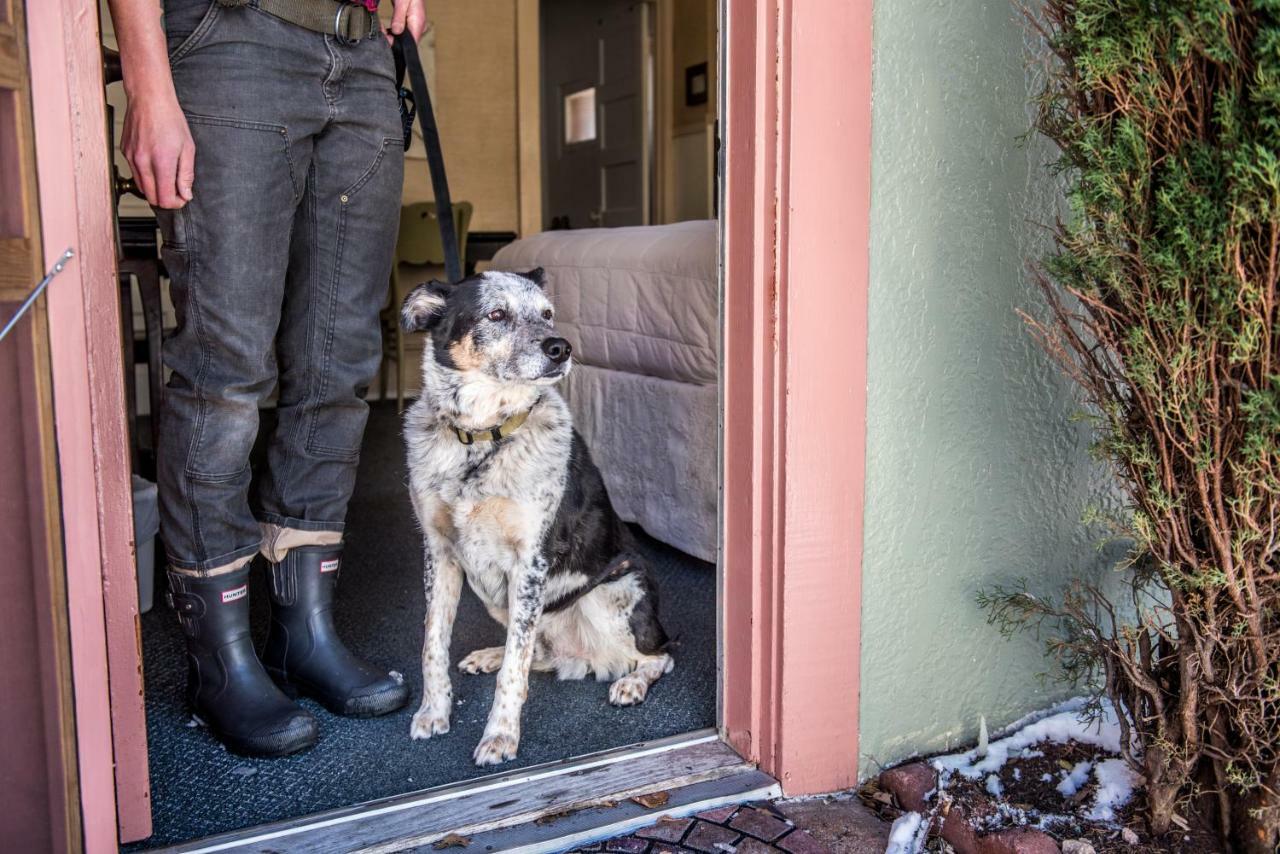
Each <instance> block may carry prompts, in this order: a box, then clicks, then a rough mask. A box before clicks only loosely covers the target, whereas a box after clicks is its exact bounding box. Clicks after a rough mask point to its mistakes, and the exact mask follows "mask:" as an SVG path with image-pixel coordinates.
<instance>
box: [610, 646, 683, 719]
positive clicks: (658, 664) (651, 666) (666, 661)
mask: <svg viewBox="0 0 1280 854" xmlns="http://www.w3.org/2000/svg"><path fill="white" fill-rule="evenodd" d="M675 666H676V662H675V659H674V658H672V657H671V656H670V655H667V654H666V653H665V652H664V653H661V654H659V655H646V656H644V657H643V658H641V659H640V663H639V664H638V665H636V669H635V670H632V671H631V672H630V673H628V674H627V675H626V676H623V677H621V678H620V679H616V680H614V682H613V684H612V685H610V686H609V702H610V703H612V704H613V705H615V706H634V705H636V704H638V703H643V702H644V698H645V697H646V696H648V694H649V686H651V685H652V684H653V683H654V682H657V681H658V679H659V678H661V677H662V675H663V674H664V673H670V672H671V671H672V670H673V669H674V668H675Z"/></svg>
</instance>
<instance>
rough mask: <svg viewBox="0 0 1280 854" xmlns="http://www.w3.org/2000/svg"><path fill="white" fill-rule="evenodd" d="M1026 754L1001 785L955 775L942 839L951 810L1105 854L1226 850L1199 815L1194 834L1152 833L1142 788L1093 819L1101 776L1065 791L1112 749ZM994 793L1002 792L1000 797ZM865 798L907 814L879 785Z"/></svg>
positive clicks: (938, 847)
mask: <svg viewBox="0 0 1280 854" xmlns="http://www.w3.org/2000/svg"><path fill="white" fill-rule="evenodd" d="M1024 753H1025V755H1022V756H1013V755H1011V756H1010V757H1009V759H1008V760H1007V761H1006V762H1005V763H1004V765H1003V766H1002V767H1001V768H1000V769H999V771H998V772H995V775H994V776H996V777H998V779H999V786H998V787H997V786H995V785H994V784H993V783H992V782H991V781H990V779H989V778H979V779H976V780H970V779H967V778H965V777H963V776H961V775H959V774H955V775H953V776H952V777H951V780H950V782H949V784H948V785H947V787H946V790H945V793H944V797H949V798H950V799H951V805H950V806H949V807H940V808H938V809H937V810H936V811H935V816H934V832H935V834H936V833H937V831H938V830H939V829H940V828H941V825H942V822H941V818H940V815H941V813H942V812H943V811H944V810H950V809H961V810H963V814H964V815H965V816H967V817H968V819H969V823H970V824H971V825H972V826H973V827H974V829H975V830H976V831H977V832H978V834H979V835H985V834H987V833H992V832H995V831H998V830H1005V829H1010V828H1016V827H1035V828H1038V829H1040V830H1043V831H1044V832H1045V833H1048V834H1049V835H1050V836H1052V837H1053V838H1054V839H1056V840H1057V841H1058V842H1059V843H1063V842H1065V841H1067V840H1081V841H1084V842H1088V843H1089V844H1090V845H1092V846H1093V849H1094V851H1095V852H1097V854H1112V852H1117V854H1119V852H1124V854H1216V853H1217V852H1222V851H1223V849H1222V847H1221V845H1220V843H1219V841H1218V838H1217V836H1216V834H1215V833H1214V832H1213V831H1212V829H1209V828H1206V827H1204V826H1203V824H1202V823H1201V822H1198V821H1196V820H1195V819H1194V818H1193V817H1191V816H1187V817H1186V819H1187V822H1188V827H1187V828H1186V829H1182V828H1176V829H1174V830H1173V831H1171V832H1169V833H1167V834H1165V835H1163V836H1161V837H1153V836H1152V835H1151V834H1150V833H1148V832H1147V829H1146V826H1145V822H1144V820H1143V817H1142V815H1141V813H1140V810H1141V795H1142V793H1141V790H1139V791H1136V792H1134V795H1133V797H1132V798H1131V799H1130V801H1129V802H1128V803H1127V804H1125V805H1124V806H1123V807H1121V808H1119V809H1118V810H1117V811H1116V816H1115V820H1114V821H1110V822H1104V821H1096V820H1093V819H1091V818H1089V816H1088V814H1089V812H1090V808H1091V806H1092V805H1093V804H1094V802H1095V798H1096V795H1097V788H1098V784H1097V782H1096V779H1095V778H1094V777H1093V775H1089V776H1088V777H1086V778H1085V779H1084V781H1083V782H1082V783H1080V785H1079V787H1078V788H1077V789H1076V791H1075V793H1074V794H1072V795H1064V794H1063V793H1062V791H1060V790H1059V788H1058V786H1059V784H1060V783H1061V782H1062V781H1063V779H1064V778H1065V777H1067V776H1068V775H1069V774H1070V773H1071V770H1072V769H1073V768H1076V767H1077V765H1078V764H1079V763H1081V762H1090V763H1094V764H1096V763H1097V762H1100V761H1102V760H1105V759H1111V758H1114V757H1113V756H1112V755H1111V754H1108V753H1106V752H1105V751H1101V750H1099V749H1098V748H1096V747H1093V746H1091V745H1087V744H1079V743H1077V742H1067V743H1065V744H1057V743H1053V742H1042V743H1040V744H1036V745H1034V747H1033V748H1032V749H1029V750H1027V751H1024ZM993 789H994V790H995V791H996V792H998V793H999V794H998V795H997V794H993V791H992V790H993ZM860 795H861V797H862V799H863V801H864V802H865V803H867V804H868V805H870V806H871V807H873V808H874V809H876V811H877V812H878V814H879V815H880V817H881V818H884V819H886V820H889V821H892V820H893V819H895V818H896V817H897V816H898V815H901V813H902V810H901V809H899V808H898V805H897V804H896V803H894V801H893V799H892V797H890V796H889V795H888V793H887V792H883V791H881V790H880V789H879V787H878V786H877V785H876V784H875V783H874V782H872V783H869V784H868V785H867V786H864V787H863V789H862V790H861V792H860ZM938 797H939V796H938V795H934V796H933V799H932V800H931V801H930V807H931V808H933V807H935V806H936V805H937V804H938ZM1126 831H1128V833H1126ZM1135 838H1136V841H1135ZM928 850H929V851H939V852H942V851H950V850H951V848H950V846H948V845H947V844H946V843H945V842H944V841H943V840H942V838H941V837H940V836H937V835H935V836H933V837H932V838H931V839H930V841H929V846H928Z"/></svg>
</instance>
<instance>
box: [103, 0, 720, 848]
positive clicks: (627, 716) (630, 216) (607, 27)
mask: <svg viewBox="0 0 1280 854" xmlns="http://www.w3.org/2000/svg"><path fill="white" fill-rule="evenodd" d="M385 5H388V4H384V6H385ZM717 15H718V4H717V2H716V0H647V2H646V0H606V2H598V0H533V2H529V0H509V2H508V1H507V0H504V1H503V2H499V0H493V2H486V3H474V2H470V1H469V0H437V1H436V2H433V3H430V4H429V5H428V17H429V19H430V21H429V24H430V27H429V30H428V33H427V35H426V36H425V37H424V38H423V40H422V43H421V45H420V51H421V54H422V59H423V65H424V67H425V68H426V70H427V75H428V78H429V82H430V86H431V89H432V97H433V101H434V103H435V104H436V105H437V113H438V119H439V124H440V128H441V133H442V136H443V144H444V153H445V158H446V163H447V165H448V167H449V171H450V181H451V186H452V190H453V196H454V198H455V200H458V201H457V204H458V208H459V210H460V211H463V212H465V213H464V214H463V215H464V217H465V220H464V223H463V225H464V227H463V228H462V229H461V239H462V249H463V254H464V256H465V259H466V265H467V268H468V272H474V273H483V272H484V271H485V270H503V269H510V270H526V269H530V268H532V267H537V266H541V267H543V268H545V269H546V270H547V273H548V279H549V284H548V293H549V295H550V296H551V298H552V300H553V302H555V303H556V305H557V310H558V313H559V319H558V329H559V331H560V334H563V335H565V337H567V338H569V339H570V340H571V341H572V343H573V345H574V348H575V357H576V358H577V360H578V364H577V366H576V368H575V370H574V371H573V372H572V373H571V374H570V378H569V380H567V381H566V383H564V384H562V388H561V391H562V393H563V394H564V395H565V397H566V400H567V401H568V402H569V405H570V408H571V410H572V411H573V413H574V417H575V425H576V427H577V429H578V430H579V431H580V432H581V433H582V434H583V437H584V439H585V441H586V443H587V445H588V447H589V448H590V450H591V452H592V455H593V457H594V458H595V461H596V463H597V465H598V466H599V468H600V469H601V472H602V474H603V476H604V479H605V483H606V486H607V488H608V490H609V492H610V497H611V499H612V501H613V504H614V506H615V508H616V509H617V510H618V512H619V513H620V515H622V516H623V518H624V519H625V520H626V521H627V522H629V523H630V524H631V525H632V526H633V529H634V531H635V533H636V534H637V538H638V540H639V542H640V544H641V548H642V550H643V552H644V555H645V557H646V558H647V559H648V560H649V562H650V564H651V566H652V567H653V571H654V574H655V577H656V581H657V584H658V587H659V590H660V601H661V610H660V616H661V619H662V622H663V624H664V626H665V627H666V628H667V630H668V632H669V633H670V634H671V635H673V636H675V637H676V638H677V639H678V646H677V647H676V648H675V651H674V655H675V658H676V667H675V670H674V671H673V672H672V673H670V674H668V675H666V676H664V677H663V678H662V679H661V680H660V681H659V682H658V683H657V684H656V685H655V686H654V688H653V690H652V691H651V693H650V695H649V697H648V698H647V699H646V701H645V702H644V703H643V704H641V705H639V706H635V707H630V708H616V707H614V706H611V705H610V704H609V703H608V701H607V693H608V684H607V683H596V682H593V681H566V682H558V681H556V680H555V678H554V677H553V676H552V675H550V674H538V673H535V674H532V675H531V677H530V690H529V698H528V702H527V704H526V706H525V710H524V717H523V728H522V737H521V745H520V751H519V756H518V758H517V759H516V760H515V761H514V762H509V763H506V764H504V765H502V766H500V767H499V768H498V769H496V770H497V772H498V775H497V776H496V777H495V776H494V769H484V768H478V767H476V766H475V765H474V764H473V763H472V761H471V751H472V748H473V747H474V746H475V744H476V742H477V741H478V740H479V738H480V733H481V730H482V729H483V727H484V723H485V718H486V716H487V713H488V710H489V705H490V702H491V701H492V698H493V689H494V678H493V677H492V676H471V675H467V674H462V673H458V672H456V670H455V672H453V674H452V682H453V689H454V712H453V719H452V728H451V731H450V732H449V733H448V734H447V735H445V736H443V737H437V738H433V739H431V740H429V741H425V742H414V741H410V740H409V735H408V734H409V721H410V718H411V717H412V715H413V712H414V710H415V709H416V705H417V701H418V699H419V698H420V696H421V677H420V674H419V657H420V655H421V642H422V620H423V592H422V578H421V561H422V557H421V553H422V543H421V536H420V534H419V532H418V529H417V525H416V522H415V520H414V516H413V511H412V508H411V504H410V500H409V497H408V490H407V486H406V480H407V476H406V472H405V468H404V450H403V447H404V446H403V439H402V437H401V416H400V412H401V409H402V408H403V405H404V403H405V402H407V401H411V400H412V399H413V398H414V397H415V396H416V394H417V388H418V378H417V373H418V370H417V366H418V364H419V362H420V360H421V358H422V347H423V342H422V340H421V339H420V337H417V336H402V335H401V334H400V333H398V332H397V331H396V329H395V326H394V317H395V314H396V309H398V304H399V303H398V300H399V296H401V295H402V294H401V293H400V292H402V291H403V290H404V289H406V288H411V287H412V286H413V285H415V284H417V283H418V282H420V281H424V280H426V279H430V278H434V277H442V276H440V272H439V269H438V268H439V267H440V265H441V263H442V260H443V259H442V258H436V257H432V256H431V253H430V252H427V253H426V254H422V253H418V254H416V255H415V254H412V253H408V252H405V253H400V252H399V251H398V255H397V265H396V273H395V276H394V277H393V283H392V288H391V291H392V293H391V296H390V297H389V300H388V312H387V315H388V317H389V318H390V319H391V321H392V322H391V323H389V324H388V326H387V332H386V339H387V340H386V347H385V360H384V365H383V368H382V370H381V371H380V374H379V377H378V379H377V380H375V382H374V383H373V385H372V387H371V389H370V393H369V404H370V412H369V421H368V427H367V429H366V433H365V436H364V442H363V448H362V451H361V457H360V470H359V476H358V479H357V485H356V488H355V493H354V495H353V498H352V501H351V504H350V508H349V511H348V517H347V525H346V535H345V546H344V565H345V567H346V571H345V572H344V573H343V582H344V583H343V584H342V585H340V587H339V593H338V600H337V605H336V612H335V617H336V622H337V626H338V630H339V633H340V634H341V635H342V637H343V638H344V640H345V641H346V642H347V644H348V646H349V647H350V648H351V649H352V651H353V652H355V653H356V654H357V655H359V656H361V657H363V658H365V659H366V660H369V661H371V662H373V663H375V664H377V665H379V666H382V667H385V668H387V669H391V670H396V671H398V672H400V673H402V674H403V676H404V678H405V680H406V682H407V683H408V684H409V685H410V688H411V691H410V694H411V700H410V703H409V705H408V706H407V707H405V708H404V709H402V710H400V711H399V712H396V713H394V714H391V715H387V716H385V717H382V718H376V719H371V720H352V719H346V718H341V717H337V716H334V715H332V714H330V713H328V712H327V711H325V710H324V709H323V708H322V707H320V706H319V705H318V704H316V703H313V702H311V701H309V700H302V701H301V702H302V704H303V705H304V706H305V707H306V708H307V710H308V711H310V712H312V713H313V714H314V715H315V716H316V718H317V719H318V720H319V722H320V730H321V739H320V742H319V744H318V745H317V746H316V747H314V748H312V749H311V750H309V751H307V752H306V753H303V754H299V755H296V756H292V757H286V758H282V759H270V760H266V759H248V758H244V757H239V756H236V755H233V754H231V753H229V752H227V751H226V750H225V749H223V747H222V746H221V745H220V744H219V743H218V742H217V741H216V740H215V739H214V738H213V737H212V736H211V735H210V734H208V733H207V732H205V731H204V730H202V729H200V728H198V727H196V726H194V725H193V722H192V719H191V715H190V711H189V709H188V708H187V707H186V704H185V697H184V688H185V679H186V664H185V659H184V654H183V639H182V635H181V633H180V630H179V626H178V623H177V620H176V618H175V616H174V614H173V613H171V612H170V609H169V607H168V605H167V604H166V603H165V602H164V599H163V596H162V593H161V591H163V588H164V576H163V560H164V557H163V556H164V551H163V546H162V545H161V544H158V543H157V544H156V545H155V546H154V548H155V551H154V553H153V555H154V558H155V562H154V570H153V571H154V576H153V580H154V593H153V595H152V597H151V602H150V608H149V609H147V610H146V611H145V613H143V614H142V617H141V626H142V655H143V667H144V679H145V698H146V721H147V748H148V759H149V761H148V765H149V771H150V792H151V815H152V827H153V833H152V835H151V836H150V837H148V838H147V839H143V840H138V841H136V842H134V843H132V844H131V845H130V846H128V850H145V849H150V848H154V847H161V846H170V845H177V844H183V843H191V842H192V840H205V841H206V842H209V843H215V842H216V841H217V840H218V839H230V838H231V837H237V838H240V839H248V838H250V837H251V835H252V834H251V833H250V832H249V831H246V828H255V827H261V826H264V825H269V826H273V827H280V826H285V825H290V824H295V825H296V824H300V823H305V821H306V819H305V818H304V817H307V816H315V815H316V814H318V813H326V814H331V813H332V811H343V810H346V811H348V812H350V811H351V810H352V809H357V808H358V809H388V807H387V804H389V803H404V802H405V801H404V799H405V798H410V799H412V798H420V797H421V793H422V792H423V791H424V790H431V791H433V792H444V791H446V790H448V791H461V790H459V789H458V787H459V786H463V787H464V789H465V787H466V785H467V784H469V783H473V782H474V781H476V780H478V779H479V778H482V777H484V778H486V779H485V784H486V785H488V784H490V783H493V782H494V781H495V780H498V779H501V778H504V777H510V776H511V772H513V771H516V770H519V769H531V768H533V767H534V766H539V767H547V766H552V765H554V764H555V763H564V762H568V761H573V760H576V761H579V762H581V761H583V760H581V757H583V756H585V755H589V754H599V753H600V752H602V751H604V752H608V751H618V750H619V749H624V752H623V753H622V754H620V757H621V758H620V759H618V757H616V756H615V760H611V761H622V762H625V761H627V757H628V756H630V755H632V754H630V753H627V752H626V751H625V749H627V748H628V746H634V745H639V744H641V743H645V744H649V745H653V744H655V743H657V744H659V745H666V744H668V742H665V741H664V739H672V738H676V739H677V740H678V739H679V737H682V736H688V735H689V734H690V733H693V734H699V733H700V734H701V735H700V736H697V735H695V741H696V740H697V738H702V739H703V740H704V741H705V740H706V739H707V738H708V737H709V736H708V731H709V730H711V729H712V728H715V727H717V726H718V724H719V720H718V708H717V702H718V698H717V691H718V686H719V679H720V676H719V670H718V654H717V645H718V603H717V586H718V585H717V572H718V569H717V567H716V563H715V561H716V557H717V552H718V544H719V543H718V540H719V525H718V502H719V494H720V470H719V461H718V448H719V423H720V392H719V378H720V338H721V333H720V322H721V320H720V314H721V313H720V293H721V285H720V273H719V258H718V239H717V235H718V226H717V224H716V221H715V220H716V214H717V210H716V209H717V204H716V198H717V167H716V160H717V139H716V138H717V130H716V128H717V124H716V116H717V111H718V109H719V105H718V103H717V102H718V97H717V90H718V88H719V86H718V84H717V80H718V77H719V74H718V58H717V54H718V51H717V39H718V35H717V33H718V27H717ZM103 23H104V30H105V31H106V33H107V39H108V44H109V46H113V44H112V39H111V35H110V17H109V15H108V13H107V12H106V9H105V4H104V8H103ZM512 45H515V46H516V49H515V50H514V51H513V50H512ZM108 100H109V102H110V103H111V104H112V106H113V107H114V108H115V109H114V122H115V125H116V133H117V140H118V134H119V128H120V124H121V122H122V120H123V115H124V107H125V104H124V101H123V93H122V92H121V91H120V87H119V86H118V85H116V86H111V87H109V88H108ZM117 168H118V169H119V170H120V171H121V173H122V174H125V175H127V166H126V165H125V163H124V161H123V159H122V158H120V157H119V156H117ZM405 172H406V182H405V192H404V200H403V201H404V208H403V210H402V218H401V235H402V238H403V236H404V235H405V234H406V229H413V228H415V227H419V228H426V229H428V230H430V229H434V228H435V225H434V221H433V220H432V211H433V210H434V208H433V206H432V205H431V204H430V199H431V192H430V185H429V182H428V180H427V170H426V165H425V154H424V152H423V151H422V147H421V140H420V139H416V140H415V141H414V142H413V144H412V146H411V148H410V150H409V152H408V155H407V160H406V164H405ZM122 186H126V185H124V184H122ZM118 212H119V215H120V226H121V236H122V244H123V248H124V252H125V260H126V261H127V262H128V263H126V264H122V273H123V274H126V275H129V276H130V279H131V281H130V285H129V289H128V291H127V293H128V294H129V296H130V297H131V298H132V305H133V306H136V309H134V310H133V311H132V315H133V317H132V320H133V323H132V332H133V336H132V337H133V339H134V340H133V342H132V343H133V345H134V346H133V347H132V348H131V350H130V352H129V356H130V357H131V362H132V365H131V366H132V373H131V376H132V378H133V381H134V382H133V386H132V387H131V388H130V389H129V398H130V399H129V405H130V407H131V413H130V414H131V416H132V418H131V423H132V424H133V431H132V435H133V438H134V443H135V446H136V447H135V471H136V473H137V474H139V475H140V476H142V477H143V478H151V477H152V476H153V473H154V442H153V441H152V439H151V437H152V436H153V435H154V434H153V433H152V431H151V423H152V412H153V411H154V408H155V407H156V406H157V405H159V401H160V396H161V395H162V394H163V388H162V383H163V378H162V377H163V368H162V365H161V364H160V362H159V361H158V358H159V347H158V346H156V345H157V344H158V339H159V338H162V337H163V336H164V335H165V334H166V333H167V332H168V330H169V328H171V327H172V325H173V323H174V322H175V317H174V315H173V313H172V309H171V307H170V305H169V303H168V301H167V297H166V291H165V289H166V282H165V278H164V272H163V268H162V267H159V266H157V265H158V264H159V262H158V256H157V257H156V260H151V259H152V256H153V253H154V251H155V227H154V219H153V218H152V214H151V212H150V211H149V209H147V207H146V205H145V203H142V202H141V201H140V200H138V199H137V198H136V197H133V196H129V195H125V196H123V197H122V199H121V200H120V202H119V205H118ZM437 234H438V232H437ZM437 243H438V238H437ZM130 253H132V254H130ZM152 271H154V272H155V276H154V278H152V276H151V272H152ZM260 419H261V427H260V431H259V445H262V444H263V440H264V439H265V437H267V436H269V435H270V431H271V429H272V427H273V425H274V403H273V401H272V400H270V399H268V400H265V401H263V403H262V407H261V411H260ZM262 456H263V455H262V454H261V453H258V452H255V456H254V466H255V469H257V468H259V467H260V466H261V464H262ZM145 545H146V544H145V542H143V541H142V539H141V538H140V542H139V548H140V550H141V549H143V548H144V547H145ZM144 563H145V560H144V561H140V564H144ZM249 598H250V603H251V610H252V615H253V616H252V621H253V625H254V629H255V639H256V640H257V641H258V642H259V644H261V641H262V640H263V636H264V635H265V631H266V624H267V599H268V596H267V591H266V581H265V577H264V573H262V572H261V571H260V570H259V571H255V572H254V573H253V575H252V580H251V584H250V591H249ZM144 599H145V595H144ZM142 604H143V605H144V606H145V605H146V604H147V603H146V602H145V601H144V602H143V603H142ZM504 635H505V630H504V629H503V628H502V627H501V626H500V625H499V624H498V623H496V622H495V621H493V620H492V619H491V618H490V617H489V616H488V615H487V614H486V613H485V611H484V609H483V607H482V606H481V604H480V602H479V601H478V600H477V599H476V598H475V596H474V595H472V594H471V593H470V591H469V590H468V591H466V592H464V594H463V597H462V601H461V603H460V607H459V613H458V617H457V620H456V622H455V628H454V633H453V644H452V650H451V660H452V662H453V664H454V665H456V664H457V662H458V661H459V660H460V659H461V658H462V657H463V656H464V655H465V654H466V653H468V652H470V651H471V650H473V649H478V648H482V647H488V646H495V645H500V644H501V643H502V641H503V638H504ZM712 740H713V741H714V740H715V739H714V738H713V739H712ZM717 745H718V741H717ZM649 749H654V748H652V747H651V748H649ZM663 749H664V750H665V749H667V748H666V747H663ZM705 749H707V750H709V749H710V748H705ZM716 761H720V760H718V759H717V760H716ZM708 767H710V766H708ZM530 773H532V772H530ZM538 773H551V772H538ZM415 793H417V794H415ZM432 797H437V796H435V795H433V796H432ZM440 797H443V795H440ZM379 804H380V805H382V806H380V807H379V806H376V805H379ZM246 834H249V835H246ZM228 835H230V836H228Z"/></svg>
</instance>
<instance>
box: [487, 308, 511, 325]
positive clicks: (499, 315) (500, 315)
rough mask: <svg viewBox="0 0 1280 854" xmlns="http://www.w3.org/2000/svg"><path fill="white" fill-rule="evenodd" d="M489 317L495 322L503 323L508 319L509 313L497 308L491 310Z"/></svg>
mask: <svg viewBox="0 0 1280 854" xmlns="http://www.w3.org/2000/svg"><path fill="white" fill-rule="evenodd" d="M489 319H490V320H492V321H493V322H494V323H501V322H502V321H504V320H506V319H507V313H506V312H505V311H503V310H502V309H500V308H495V309H494V310H493V311H491V312H489Z"/></svg>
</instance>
